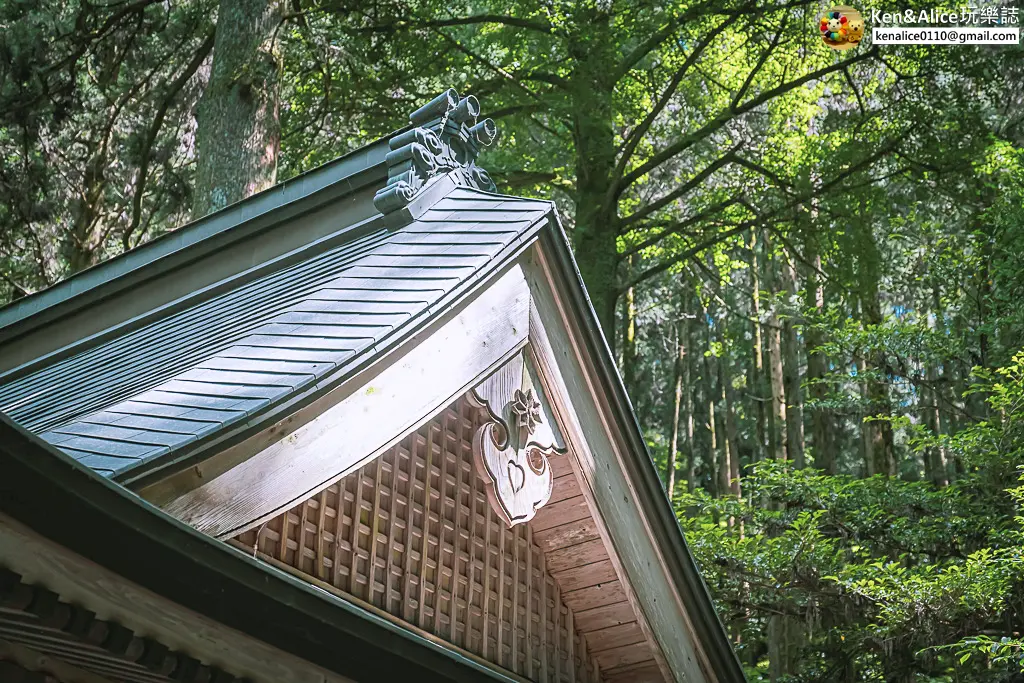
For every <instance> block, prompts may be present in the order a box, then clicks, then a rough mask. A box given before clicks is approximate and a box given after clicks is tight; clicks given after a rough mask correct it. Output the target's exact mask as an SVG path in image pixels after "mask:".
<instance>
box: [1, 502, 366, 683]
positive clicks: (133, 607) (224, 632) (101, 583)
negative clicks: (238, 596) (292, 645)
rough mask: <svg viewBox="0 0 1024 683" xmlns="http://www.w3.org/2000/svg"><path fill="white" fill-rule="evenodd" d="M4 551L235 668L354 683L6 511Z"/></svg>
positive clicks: (258, 675) (35, 572)
mask: <svg viewBox="0 0 1024 683" xmlns="http://www.w3.org/2000/svg"><path fill="white" fill-rule="evenodd" d="M0 558H2V561H3V564H4V565H5V566H7V567H9V568H10V569H11V570H12V571H14V572H17V573H18V574H21V575H22V576H23V577H24V578H25V580H27V581H31V582H33V583H39V584H41V585H44V586H46V587H47V588H49V589H50V590H52V591H53V592H55V593H57V594H58V595H59V596H60V597H61V598H62V599H63V600H66V601H68V602H71V603H74V604H78V605H82V606H83V607H86V608H88V609H89V610H91V611H93V612H95V613H96V616H97V617H98V618H101V619H107V620H111V621H116V622H117V623H119V624H121V625H123V626H125V627H126V628H129V629H131V630H132V631H135V632H136V633H142V634H146V635H147V636H150V637H152V638H155V639H157V640H159V641H160V642H161V643H163V644H165V645H166V646H167V647H169V648H172V649H175V650H179V651H181V652H188V653H190V654H191V655H192V656H193V657H196V658H197V659H200V660H202V661H203V662H205V663H208V664H211V665H214V666H217V667H219V668H222V669H224V670H225V671H228V672H230V673H232V674H234V675H236V676H239V677H245V678H248V679H250V680H251V681H254V682H265V683H350V682H349V679H346V678H344V677H341V676H338V675H336V674H333V673H331V672H329V671H327V670H325V669H322V668H320V667H317V666H315V665H313V664H311V663H309V662H307V661H304V660H302V659H299V658H297V657H295V656H293V655H290V654H288V653H286V652H283V651H281V650H278V649H277V648H274V647H272V646H270V645H268V644H266V643H264V642H262V641H259V640H256V639H254V638H250V637H248V636H246V635H244V634H242V633H239V632H238V631H235V630H233V629H229V628H227V627H225V626H223V625H222V624H219V623H217V622H215V621H212V620H211V619H208V618H206V617H204V616H201V615H199V614H196V613H195V612H192V611H190V610H187V609H185V608H183V607H181V606H180V605H177V604H175V603H173V602H170V601H169V600H166V599H164V598H162V597H160V596H158V595H156V594H154V593H152V592H150V591H148V590H146V589H144V588H142V587H140V586H138V585H136V584H134V583H131V582H128V581H125V580H124V579H122V578H121V577H120V576H118V575H117V574H114V573H113V572H111V571H109V570H107V569H104V568H103V567H100V566H99V565H96V564H94V563H93V562H90V561H89V560H86V559H85V558H83V557H81V556H79V555H76V554H74V553H71V552H70V551H68V550H66V549H65V548H62V547H60V546H58V545H56V544H54V543H52V542H50V541H49V540H47V539H45V538H43V537H41V536H39V535H38V534H36V533H35V532H33V531H31V530H30V529H27V528H26V527H24V526H23V525H21V524H20V523H18V522H16V521H14V520H12V519H10V518H8V517H6V516H4V515H0Z"/></svg>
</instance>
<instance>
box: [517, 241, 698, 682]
mask: <svg viewBox="0 0 1024 683" xmlns="http://www.w3.org/2000/svg"><path fill="white" fill-rule="evenodd" d="M530 256H531V257H532V260H530V261H529V262H527V263H526V264H525V266H524V269H525V270H526V273H527V278H528V280H529V282H530V290H531V294H532V297H531V301H532V305H531V312H530V349H531V351H532V352H533V353H534V355H535V357H536V359H537V367H538V370H539V372H540V375H541V380H542V383H543V384H544V386H545V389H546V391H547V395H548V397H549V398H550V399H551V401H552V404H553V408H554V409H555V412H556V413H557V415H558V418H559V423H560V426H561V428H562V431H563V433H564V434H565V438H566V441H567V442H568V443H569V444H570V456H571V457H570V458H568V460H569V461H570V462H572V463H573V466H574V468H576V469H577V473H578V478H579V480H580V482H581V483H582V484H583V489H584V490H583V494H584V496H585V501H586V502H588V503H589V504H590V505H591V506H592V507H593V509H594V511H595V517H597V518H598V521H599V522H601V524H602V526H603V529H604V531H603V533H605V534H607V538H606V541H607V542H608V544H609V546H610V547H611V548H613V552H612V553H611V554H610V555H611V557H610V559H611V561H612V563H613V564H616V565H617V567H616V569H617V572H616V573H617V574H618V575H619V576H620V578H622V579H623V588H624V589H625V590H626V593H627V597H628V598H629V600H630V603H631V604H632V605H633V607H634V611H635V612H636V613H638V614H639V615H641V617H642V618H641V619H640V620H639V622H638V623H639V625H640V626H641V628H642V629H643V630H644V632H645V634H646V635H647V636H648V638H649V639H651V640H652V641H654V642H657V643H658V645H659V646H660V647H658V648H656V650H655V655H656V657H655V660H656V661H654V662H651V663H650V664H651V665H656V668H659V669H660V670H661V672H662V674H663V676H664V677H665V678H666V679H668V680H676V681H687V682H691V681H712V680H714V678H713V675H714V674H713V673H712V672H711V668H710V665H709V663H708V660H707V657H706V656H705V654H704V653H703V652H702V651H701V650H700V649H699V646H698V644H697V639H696V635H695V631H694V628H693V625H692V623H691V622H690V621H689V618H688V617H687V613H686V606H685V605H684V604H683V603H682V600H681V598H680V596H679V593H678V591H677V590H676V589H675V587H674V584H673V583H672V581H671V579H670V577H669V572H668V569H667V567H666V564H665V561H664V558H663V556H662V554H661V550H660V549H659V547H658V546H657V544H656V543H655V542H654V540H653V538H654V534H653V533H652V530H651V528H650V526H649V525H648V524H647V522H646V520H645V519H644V518H643V515H642V514H641V512H640V511H641V509H642V506H641V503H640V500H639V498H638V496H637V492H636V491H635V490H634V488H633V487H632V486H631V484H630V482H629V480H628V477H627V475H626V467H625V465H624V459H625V458H637V457H644V458H646V457H647V455H646V454H645V453H629V452H626V450H625V447H624V446H623V441H622V440H621V438H620V437H619V436H618V435H617V427H616V426H615V424H614V422H613V419H612V418H611V417H610V415H609V414H608V412H607V409H606V407H605V406H603V404H602V403H601V402H600V396H601V391H600V390H599V388H598V387H597V386H595V385H594V383H593V381H592V379H591V377H592V372H593V370H592V369H590V366H589V365H588V362H589V361H588V360H587V358H586V357H585V355H584V352H583V350H582V348H581V347H580V345H579V344H578V343H577V342H576V338H575V336H574V324H573V316H572V315H570V313H569V311H568V310H567V307H566V304H565V303H564V302H562V301H560V300H559V298H558V296H557V294H556V292H554V291H553V290H552V287H551V284H550V283H551V282H552V281H553V279H552V274H551V271H550V269H549V268H548V266H547V264H546V263H545V262H544V254H543V252H542V250H541V249H540V248H535V249H534V250H532V251H531V252H530ZM573 500H574V499H568V500H566V501H563V502H562V503H560V504H559V505H566V504H570V503H571V502H572V501H573ZM551 508H554V505H552V504H549V505H548V506H547V507H546V508H545V509H544V510H545V511H547V510H549V509H551ZM577 519H579V518H577ZM563 523H564V522H563ZM554 526H556V525H554V524H552V525H550V526H548V527H547V528H552V527H554ZM599 609H603V608H599ZM631 666H637V667H639V668H638V669H637V670H638V671H641V672H642V673H643V672H647V671H648V668H649V665H648V664H639V665H631ZM650 670H651V671H653V669H650ZM622 673H623V674H625V672H622ZM637 675H640V674H637ZM643 675H645V676H646V675H648V673H643ZM622 680H632V679H627V678H623V679H622Z"/></svg>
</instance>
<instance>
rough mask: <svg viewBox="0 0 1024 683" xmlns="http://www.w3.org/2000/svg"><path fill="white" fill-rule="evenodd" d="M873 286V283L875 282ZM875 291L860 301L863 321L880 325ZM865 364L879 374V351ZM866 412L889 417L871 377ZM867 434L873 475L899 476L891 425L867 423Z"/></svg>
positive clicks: (882, 385)
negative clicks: (869, 442)
mask: <svg viewBox="0 0 1024 683" xmlns="http://www.w3.org/2000/svg"><path fill="white" fill-rule="evenodd" d="M876 284H877V282H876ZM877 296H878V291H877V288H876V289H875V291H874V296H869V297H866V298H865V299H864V301H863V309H862V310H863V311H864V315H865V322H867V323H868V324H869V325H880V324H881V323H882V311H881V307H880V306H879V304H878V298H877ZM868 364H869V365H870V367H871V368H873V369H877V370H879V371H881V370H883V369H884V359H883V358H882V357H881V355H880V352H878V351H874V352H872V354H871V356H870V358H869V360H868ZM868 410H869V414H870V415H875V416H879V417H881V418H887V417H889V416H890V415H891V414H892V408H891V406H890V403H889V386H888V383H887V382H886V381H885V380H883V379H882V378H875V379H874V380H873V381H870V382H868ZM867 427H868V433H869V436H870V439H871V452H872V457H873V458H874V471H875V473H876V474H885V475H888V476H890V477H894V476H896V475H897V474H898V473H899V468H898V466H897V463H896V446H895V443H894V442H893V433H892V424H891V423H889V421H888V420H885V419H879V420H873V421H871V422H869V423H867Z"/></svg>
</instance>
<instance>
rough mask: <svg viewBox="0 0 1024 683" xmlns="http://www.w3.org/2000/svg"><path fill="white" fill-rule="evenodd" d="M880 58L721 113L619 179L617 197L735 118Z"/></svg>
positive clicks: (812, 76)
mask: <svg viewBox="0 0 1024 683" xmlns="http://www.w3.org/2000/svg"><path fill="white" fill-rule="evenodd" d="M877 54H878V49H877V48H872V49H871V50H868V51H867V52H864V53H861V54H859V55H857V56H856V57H852V58H850V59H846V60H843V61H841V62H836V63H835V64H831V65H829V66H827V67H823V68H821V69H818V70H816V71H812V72H810V73H807V74H804V75H803V76H801V77H800V78H796V79H793V80H792V81H789V82H787V83H782V84H781V85H778V86H776V87H774V88H772V89H770V90H766V91H764V92H762V93H761V94H759V95H758V96H757V97H754V98H752V99H750V100H747V101H746V102H745V103H743V104H742V105H739V106H736V107H730V108H729V109H727V110H725V111H723V112H721V113H720V114H719V115H718V116H716V117H715V118H714V119H712V120H711V121H709V122H708V123H706V124H705V125H704V126H702V127H701V128H700V129H698V130H696V131H694V132H692V133H690V134H689V135H686V136H684V137H683V138H682V139H680V140H678V141H677V142H676V143H675V144H672V145H670V146H668V147H666V148H665V149H663V150H662V151H661V152H659V153H657V154H655V155H654V156H653V157H651V158H650V159H649V160H648V161H647V162H645V163H643V164H641V165H640V166H638V167H637V168H635V169H634V170H633V171H631V172H630V173H628V174H626V175H625V176H623V177H622V178H621V179H619V180H618V181H617V182H616V183H615V192H616V196H618V195H620V194H621V193H622V192H623V191H624V190H625V189H626V188H627V187H629V186H630V185H632V184H633V183H635V182H636V181H637V180H639V179H640V178H642V177H643V176H645V175H647V174H648V173H650V172H651V171H652V170H654V169H655V168H657V167H658V166H660V165H661V164H663V163H665V162H666V161H668V160H669V159H672V158H673V157H675V156H677V155H679V154H681V153H683V152H685V151H686V150H687V149H689V148H690V147H692V146H693V145H695V144H696V143H698V142H700V141H701V140H703V139H704V138H706V137H708V136H710V135H712V134H713V133H716V132H718V131H719V130H721V129H722V128H723V127H725V126H726V124H728V123H729V122H730V121H732V120H733V119H735V118H737V117H739V116H742V115H743V114H746V113H747V112H749V111H751V110H753V109H756V108H757V107H759V106H761V105H762V104H764V103H766V102H769V101H770V100H772V99H774V98H776V97H779V96H781V95H784V94H786V93H787V92H789V91H790V90H794V89H796V88H799V87H800V86H802V85H804V84H805V83H809V82H810V81H813V80H817V79H820V78H823V77H824V76H827V75H829V74H831V73H834V72H836V71H840V70H842V69H845V68H846V67H848V66H849V65H851V64H855V63H857V62H862V61H865V60H868V59H873V58H874V57H876V56H877Z"/></svg>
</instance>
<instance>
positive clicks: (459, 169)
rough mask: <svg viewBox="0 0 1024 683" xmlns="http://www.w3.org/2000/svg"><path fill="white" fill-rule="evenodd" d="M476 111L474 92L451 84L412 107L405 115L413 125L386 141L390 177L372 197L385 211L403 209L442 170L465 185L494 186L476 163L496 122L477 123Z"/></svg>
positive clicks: (490, 139)
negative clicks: (464, 91)
mask: <svg viewBox="0 0 1024 683" xmlns="http://www.w3.org/2000/svg"><path fill="white" fill-rule="evenodd" d="M479 115H480V102H479V101H478V100H477V99H476V98H475V97H473V96H472V95H469V96H468V97H462V98H460V97H459V93H458V91H456V90H455V88H449V89H448V90H446V91H445V92H443V93H441V94H440V95H438V96H437V97H435V98H434V99H432V100H431V101H430V102H428V103H427V104H425V105H423V106H422V107H420V108H419V109H417V110H416V111H414V112H413V113H412V114H411V115H410V116H409V121H410V122H411V123H412V125H413V126H414V127H413V128H412V129H410V130H407V131H405V132H404V133H402V134H400V135H396V136H395V137H393V138H391V139H390V140H389V141H388V147H390V148H391V151H390V152H388V154H387V156H386V157H385V161H386V162H387V165H388V182H387V185H385V186H384V187H383V188H381V189H380V190H378V191H377V194H375V195H374V197H373V205H374V206H375V207H376V208H377V210H378V211H380V212H381V213H383V214H388V213H391V212H392V211H397V210H398V209H401V208H402V207H404V206H405V205H406V204H408V203H409V202H411V201H412V200H413V199H414V198H415V197H416V195H418V194H419V193H420V192H421V191H423V189H424V188H426V187H427V186H428V185H429V184H430V183H431V181H432V180H433V179H434V178H437V177H440V176H443V175H451V176H452V179H453V180H454V181H455V182H456V184H458V185H461V186H463V187H472V188H475V189H478V190H484V191H487V192H495V191H496V190H497V188H496V187H495V185H494V181H493V180H491V176H489V175H488V174H487V171H485V170H484V169H483V168H481V167H479V166H477V165H476V158H477V157H478V156H479V155H480V150H481V148H483V147H489V146H490V145H492V144H493V143H494V141H495V139H497V137H498V128H497V126H496V125H495V123H494V121H493V120H491V119H484V120H483V121H480V122H479V123H478V122H477V117H478V116H479Z"/></svg>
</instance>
